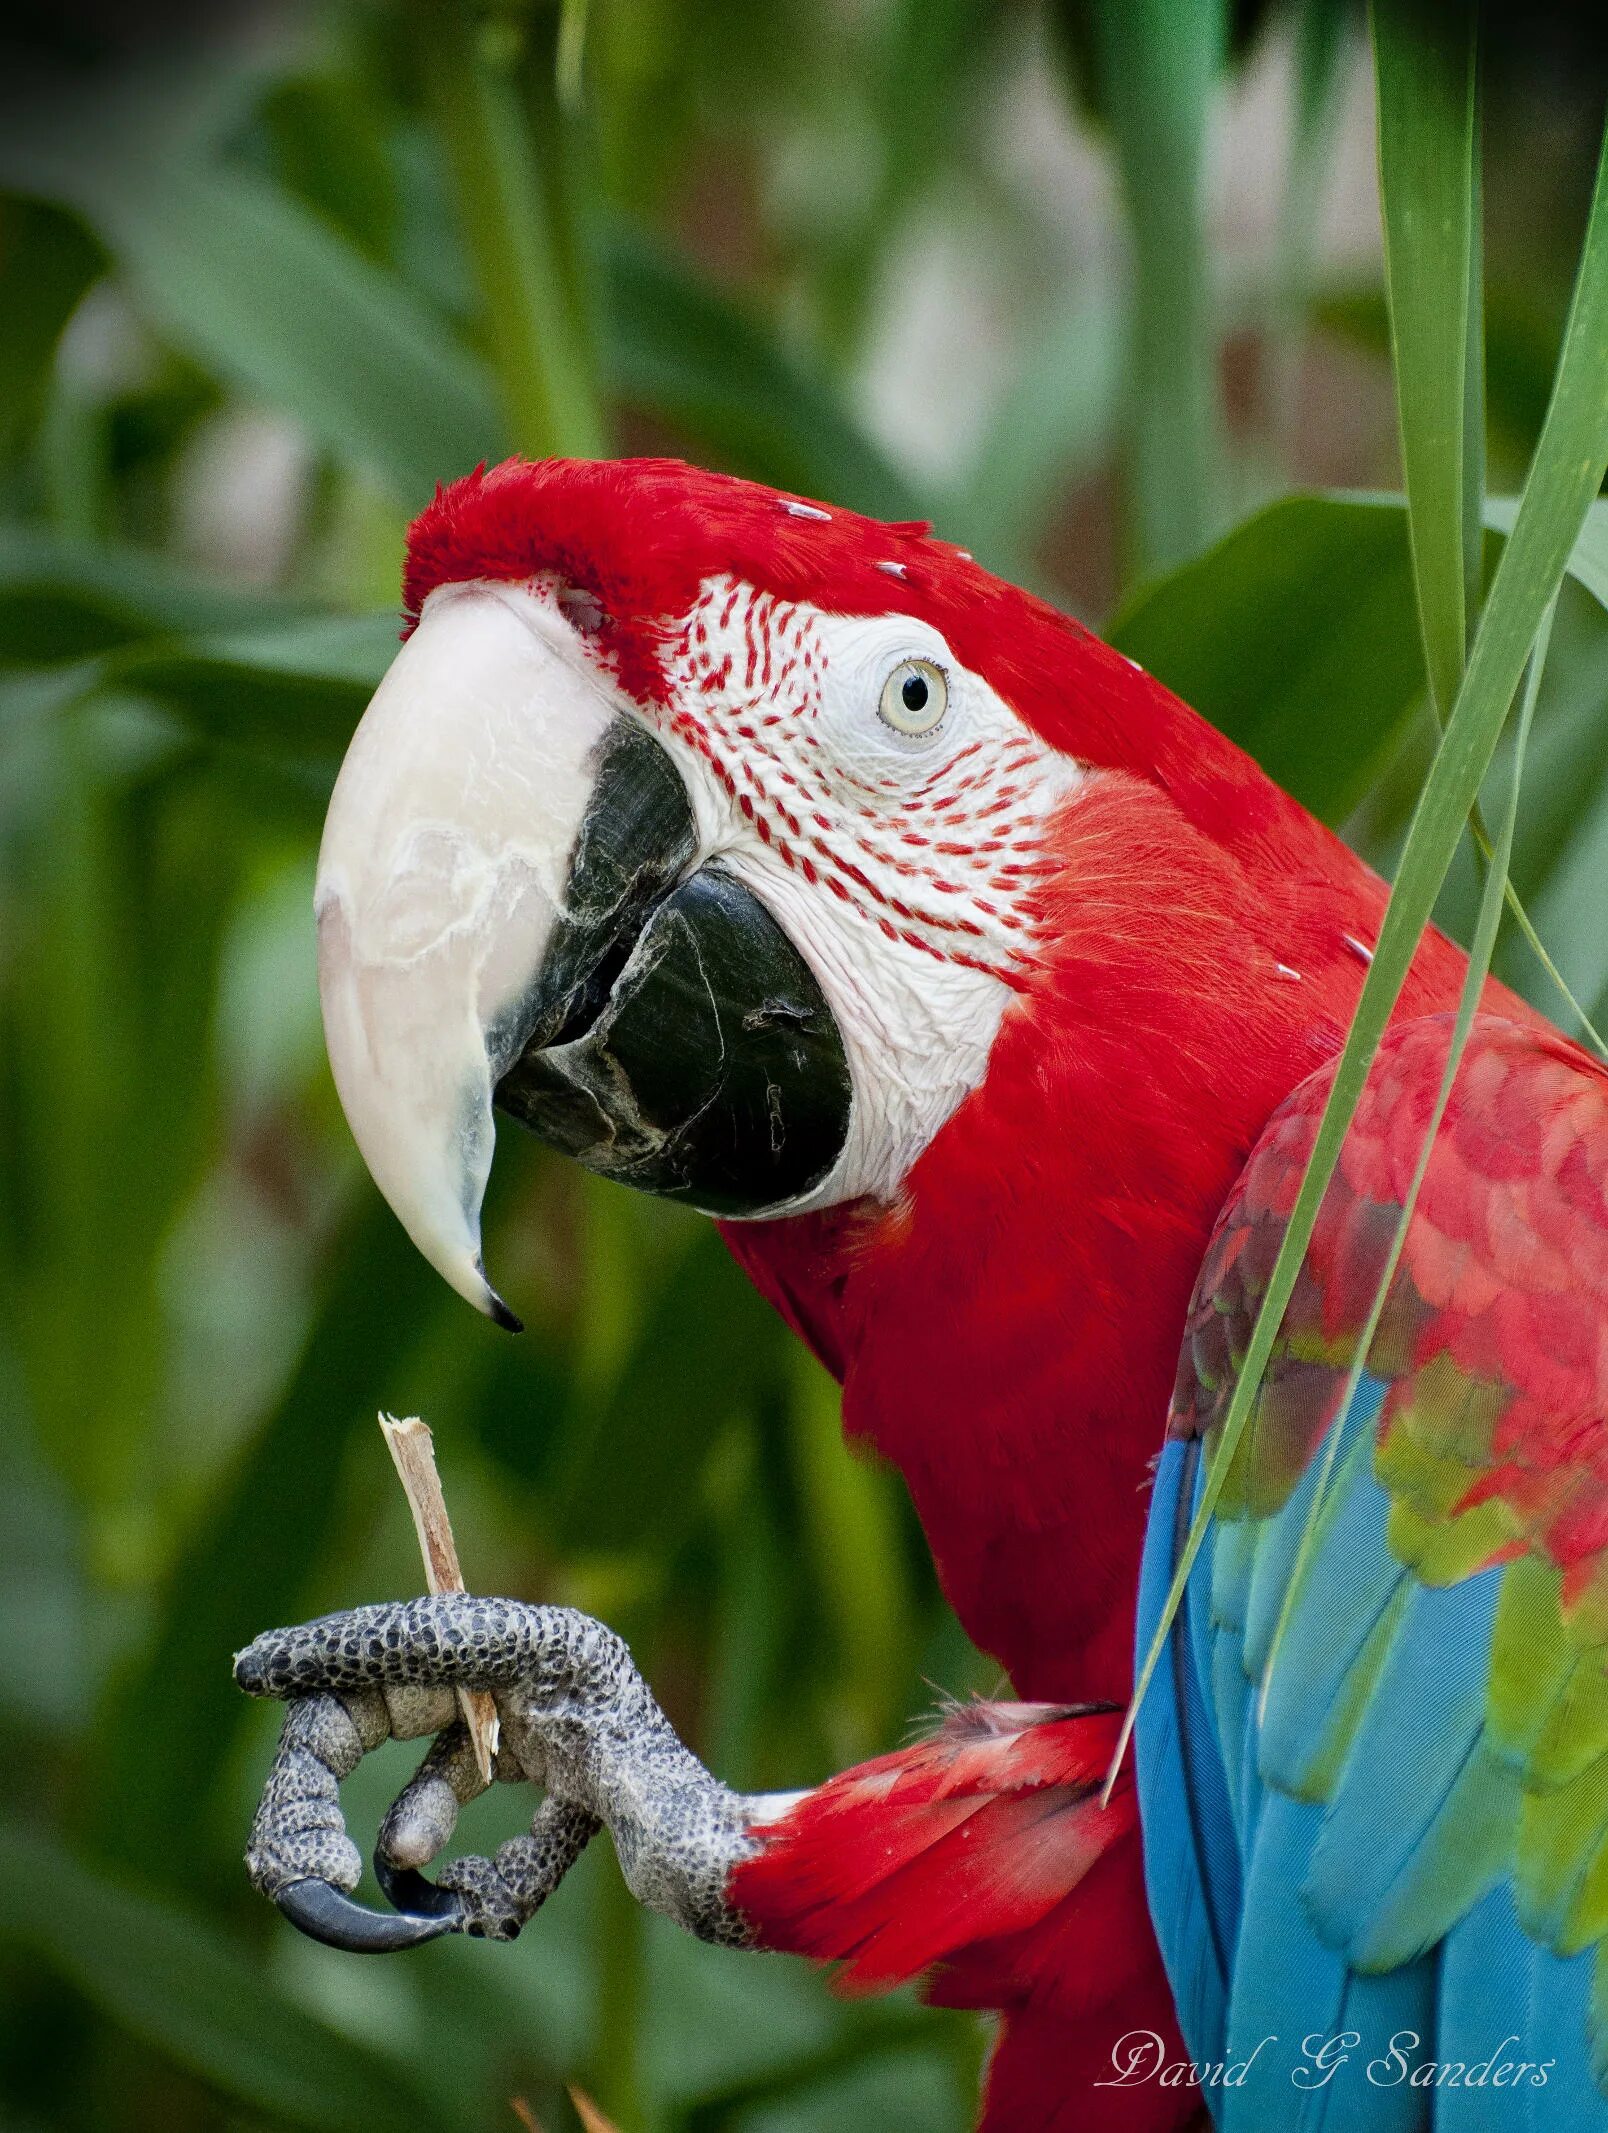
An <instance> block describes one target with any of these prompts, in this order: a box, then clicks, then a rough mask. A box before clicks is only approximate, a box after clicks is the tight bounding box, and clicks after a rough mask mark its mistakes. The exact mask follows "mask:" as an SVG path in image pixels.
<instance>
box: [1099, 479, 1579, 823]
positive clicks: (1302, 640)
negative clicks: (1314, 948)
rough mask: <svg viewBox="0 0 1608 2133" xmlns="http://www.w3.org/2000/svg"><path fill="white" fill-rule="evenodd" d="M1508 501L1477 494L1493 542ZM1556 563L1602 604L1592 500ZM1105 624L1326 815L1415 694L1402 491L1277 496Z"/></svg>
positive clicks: (1332, 814)
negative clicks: (1563, 562) (1563, 561)
mask: <svg viewBox="0 0 1608 2133" xmlns="http://www.w3.org/2000/svg"><path fill="white" fill-rule="evenodd" d="M1517 509H1518V505H1517V501H1516V499H1515V498H1513V497H1500V496H1498V497H1491V498H1489V499H1487V501H1486V505H1485V524H1486V526H1487V528H1488V529H1489V530H1490V532H1491V533H1492V534H1493V535H1495V536H1498V538H1499V540H1500V541H1502V542H1505V540H1506V538H1507V535H1508V534H1509V533H1510V532H1511V530H1512V526H1513V521H1514V517H1515V515H1516V512H1517ZM1492 545H1493V548H1495V549H1497V552H1498V553H1500V549H1499V546H1498V542H1497V541H1493V543H1492ZM1568 572H1569V575H1570V576H1571V577H1573V578H1575V579H1576V580H1577V581H1578V582H1579V584H1581V585H1582V586H1584V587H1585V589H1586V590H1587V591H1588V592H1590V593H1592V594H1594V595H1595V597H1596V598H1597V599H1598V600H1600V601H1601V602H1602V603H1603V605H1604V607H1605V608H1608V504H1604V503H1600V502H1599V503H1594V504H1593V505H1592V506H1591V508H1590V510H1589V511H1588V512H1587V514H1586V519H1585V524H1584V525H1583V527H1582V528H1581V531H1580V535H1579V538H1578V539H1577V540H1576V542H1575V544H1574V547H1573V548H1572V549H1571V550H1570V553H1569V560H1568ZM1106 634H1107V635H1108V636H1109V638H1110V640H1111V642H1112V643H1113V644H1114V645H1116V646H1117V647H1118V649H1119V650H1121V651H1124V652H1126V653H1127V654H1128V655H1129V657H1130V658H1133V659H1137V660H1138V662H1139V664H1140V665H1141V666H1142V667H1144V668H1146V669H1147V670H1148V671H1149V672H1150V673H1152V674H1154V675H1155V676H1156V677H1157V679H1158V680H1160V681H1164V682H1165V683H1166V684H1167V686H1168V688H1169V689H1172V690H1173V691H1174V692H1175V693H1176V694H1177V695H1179V696H1181V697H1182V698H1183V699H1184V701H1185V702H1186V703H1188V704H1192V705H1193V706H1194V708H1195V709H1196V710H1197V711H1199V712H1201V713H1202V715H1203V716H1204V717H1206V718H1209V719H1210V720H1211V721H1212V723H1213V725H1214V726H1218V727H1220V728H1221V730H1222V731H1223V732H1225V733H1226V734H1228V735H1229V737H1230V738H1231V739H1232V740H1236V741H1238V743H1239V744H1240V746H1241V747H1242V748H1245V749H1247V750H1248V751H1249V752H1250V753H1251V754H1252V755H1254V756H1255V757H1256V759H1257V761H1258V762H1259V763H1260V764H1261V765H1262V767H1263V769H1264V770H1266V771H1267V772H1268V774H1269V776H1270V777H1272V778H1274V779H1275V780H1276V781H1277V783H1279V784H1280V785H1282V786H1283V787H1284V788H1285V790H1286V791H1287V792H1290V793H1293V794H1294V796H1295V797H1296V799H1298V800H1299V801H1300V802H1301V804H1302V805H1303V806H1304V807H1307V808H1310V809H1311V810H1312V812H1313V813H1314V814H1315V815H1319V816H1321V817H1322V819H1323V820H1324V821H1326V822H1330V823H1339V822H1342V821H1344V819H1345V818H1346V816H1347V815H1348V814H1349V813H1350V812H1351V810H1352V809H1353V807H1355V806H1356V805H1357V803H1358V802H1359V801H1360V800H1361V799H1362V798H1363V796H1364V794H1365V793H1367V791H1368V790H1369V788H1370V787H1371V785H1372V784H1373V782H1374V780H1375V779H1376V778H1377V776H1378V775H1379V773H1380V771H1381V769H1382V767H1383V766H1384V764H1385V763H1386V762H1387V761H1388V760H1389V759H1390V757H1391V755H1392V754H1393V753H1394V751H1395V749H1396V748H1397V746H1398V745H1399V744H1400V742H1401V739H1402V736H1403V735H1404V733H1405V732H1406V730H1407V727H1408V725H1409V723H1410V721H1411V718H1412V713H1413V707H1414V706H1415V704H1416V703H1417V702H1418V700H1419V697H1420V696H1421V694H1422V692H1423V686H1424V669H1423V652H1422V647H1421V643H1420V640H1419V635H1418V628H1417V622H1416V617H1415V609H1414V597H1413V578H1412V564H1411V556H1410V551H1409V545H1408V536H1407V512H1406V507H1405V504H1404V501H1403V499H1402V498H1401V497H1399V496H1387V495H1372V494H1370V495H1364V494H1360V493H1356V494H1347V493H1345V492H1343V491H1337V492H1331V493H1329V494H1327V495H1316V496H1289V497H1284V498H1281V499H1280V501H1279V502H1277V503H1274V504H1269V505H1268V506H1267V507H1266V508H1265V509H1264V510H1262V511H1259V512H1256V513H1255V514H1253V516H1252V517H1250V518H1248V519H1246V520H1245V521H1244V522H1243V523H1242V524H1241V525H1239V526H1237V527H1236V528H1235V529H1234V531H1233V532H1232V533H1230V534H1229V535H1227V536H1226V538H1225V539H1223V540H1221V541H1219V542H1218V544H1217V545H1216V547H1214V548H1210V549H1208V550H1207V552H1206V553H1205V554H1204V555H1203V556H1200V557H1199V558H1197V559H1196V560H1195V561H1194V562H1192V563H1186V564H1185V565H1184V566H1183V567H1182V569H1180V570H1176V571H1174V572H1172V573H1171V575H1170V576H1167V577H1164V578H1160V579H1158V580H1156V581H1155V582H1154V583H1152V584H1150V585H1147V586H1144V587H1142V588H1141V590H1140V592H1139V594H1138V596H1137V598H1136V599H1135V600H1134V601H1133V602H1132V603H1131V605H1130V606H1128V607H1127V608H1125V609H1124V610H1123V611H1122V613H1121V614H1119V615H1118V617H1117V619H1116V621H1115V622H1114V623H1113V624H1112V625H1111V627H1110V628H1109V629H1108V631H1107V632H1106Z"/></svg>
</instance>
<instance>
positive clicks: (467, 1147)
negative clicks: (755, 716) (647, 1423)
mask: <svg viewBox="0 0 1608 2133" xmlns="http://www.w3.org/2000/svg"><path fill="white" fill-rule="evenodd" d="M698 859H699V841H698V834H697V829H696V825H695V821H694V814H693V808H692V804H691V802H690V800H689V798H688V795H687V791H686V787H685V786H684V784H683V782H682V779H681V776H680V774H679V772H678V771H677V770H676V768H675V765H674V763H673V762H672V761H671V758H670V757H669V755H668V754H667V753H666V752H665V750H664V749H663V748H662V747H661V746H660V745H659V743H658V742H657V741H656V740H655V739H654V737H653V736H652V734H651V733H650V732H649V731H648V730H647V728H646V726H645V725H643V724H641V723H640V722H639V721H638V720H637V719H636V718H635V717H634V716H633V715H632V714H631V712H630V710H629V707H628V706H627V704H626V703H625V701H624V699H623V698H622V696H621V695H620V693H619V691H618V690H617V689H616V688H615V687H614V685H613V684H612V682H611V681H610V680H609V679H608V678H607V676H606V675H605V674H603V673H602V672H601V671H600V669H599V668H598V667H597V666H596V665H595V664H594V663H593V659H592V655H591V653H590V651H589V649H588V647H587V646H586V644H585V643H584V642H583V640H582V639H581V638H580V636H579V633H578V632H577V631H576V629H575V628H574V626H573V625H572V624H571V623H570V621H569V620H568V618H567V616H566V615H565V613H564V612H563V609H562V607H561V605H560V603H559V601H558V599H557V598H556V597H555V596H554V595H553V594H551V593H549V592H544V591H542V590H540V589H538V588H536V587H531V586H508V585H501V584H497V585H493V584H486V583H477V584H472V585H457V586H446V587H442V588H441V589H440V590H439V591H437V592H435V593H433V594H432V595H431V596H430V598H429V600H428V601H426V603H425V606H424V610H423V612H422V614H421V616H420V619H419V623H418V626H417V628H416V629H415V630H414V632H413V635H412V636H411V637H410V638H409V639H408V641H407V643H406V644H405V645H404V646H403V647H402V650H401V651H400V653H399V654H398V655H397V658H396V660H395V661H394V663H393V664H392V666H391V668H390V670H389V672H388V673H387V674H386V676H385V679H384V680H383V681H382V682H381V684H380V686H379V689H378V690H377V691H376V693H375V696H374V698H373V701H372V702H371V703H370V705H369V707H368V709H367V711H366V712H365V713H364V715H363V718H362V720H361V722H360V723H359V725H358V728H357V731H356V733H355V735H354V736H353V739H352V743H351V746H350V748H349V750H348V752H347V756H346V760H345V762H344V763H343V764H342V766H341V771H340V775H339V777H338V778H337V780H336V783H335V790H334V793H333V795H332V797H331V800H330V806H329V813H328V816H327V818H326V821H325V825H324V837H323V843H322V846H321V848H320V852H319V863H318V881H317V888H316V891H315V899H314V901H315V909H316V913H317V919H318V967H319V990H320V994H321V997H322V1001H323V1011H324V1030H325V1037H326V1041H327V1044H328V1049H329V1057H330V1065H331V1067H332V1069H333V1072H334V1076H335V1085H336V1088H337V1090H338V1091H339V1094H340V1098H341V1103H342V1106H343V1108H344V1110H345V1112H346V1117H347V1120H348V1122H349V1124H350V1125H351V1128H352V1133H353V1136H354V1138H355V1139H356V1141H357V1144H358V1147H359V1149H360V1151H361V1152H362V1155H363V1159H364V1161H365V1162H366V1163H367V1165H368V1168H369V1170H370V1172H371V1174H372V1175H373V1178H374V1181H375V1183H376V1184H377V1185H378V1186H379V1188H380V1190H381V1192H382V1193H383V1194H384V1195H385V1197H386V1199H387V1200H388V1201H389V1202H390V1204H391V1206H392V1207H393V1209H394V1210H395V1211H396V1213H397V1215H398V1216H399V1218H400V1219H401V1221H402V1223H403V1225H404V1227H405V1228H406V1229H407V1231H408V1234H409V1235H410V1236H411V1237H412V1239H413V1241H414V1243H415V1244H416V1245H417V1246H418V1247H419V1249H420V1251H421V1252H423V1254H424V1256H425V1257H426V1258H427V1259H428V1260H429V1261H430V1263H431V1264H432V1265H433V1266H434V1267H436V1268H437V1269H438V1271H439V1272H440V1273H441V1274H443V1275H444V1276H445V1277H446V1279H447V1280H448V1281H449V1282H450V1283H451V1285H452V1286H453V1288H454V1289H456V1290H457V1291H458V1293H459V1294H460V1295H461V1296H464V1297H466V1298H467V1299H468V1300H469V1302H471V1303H472V1304H474V1305H475V1306H476V1307H477V1308H478V1309H479V1310H482V1311H484V1312H486V1313H487V1315H488V1316H490V1317H492V1318H495V1319H497V1320H498V1321H499V1322H500V1323H502V1324H505V1325H514V1326H517V1323H518V1322H517V1320H515V1319H514V1318H513V1315H512V1313H511V1312H510V1311H509V1310H508V1308H507V1306H506V1305H505V1304H504V1303H503V1302H502V1300H501V1298H500V1297H499V1296H498V1295H497V1293H496V1291H495V1290H494V1289H493V1288H492V1287H491V1285H490V1283H489V1282H488V1281H487V1279H486V1274H485V1269H484V1267H483V1265H482V1263H481V1244H480V1207H481V1200H482V1197H483V1195H484V1192H485V1188H486V1180H487V1177H488V1175H489V1173H490V1169H491V1158H492V1149H493V1143H494V1127H493V1122H492V1106H493V1101H494V1099H495V1100H497V1101H498V1102H499V1103H500V1104H501V1105H502V1107H503V1108H505V1109H507V1110H509V1111H511V1112H512V1113H514V1114H515V1115H516V1116H518V1117H519V1118H520V1119H521V1120H522V1121H523V1122H524V1123H526V1124H528V1125H530V1126H531V1127H532V1128H533V1129H534V1130H535V1131H536V1132H537V1133H539V1134H541V1135H542V1136H543V1137H544V1138H546V1139H548V1140H550V1141H552V1142H553V1143H554V1144H555V1145H557V1146H558V1147H560V1148H562V1149H564V1150H565V1152H567V1153H569V1154H572V1155H575V1156H576V1157H578V1159H579V1160H580V1161H582V1162H584V1163H587V1164H588V1165H589V1166H590V1167H592V1168H594V1169H597V1170H600V1171H603V1172H605V1173H606V1174H609V1175H612V1176H617V1177H622V1178H625V1179H627V1180H629V1181H630V1182H633V1183H636V1184H640V1185H642V1186H644V1187H646V1188H647V1189H648V1190H651V1191H656V1192H661V1193H668V1194H671V1195H673V1196H675V1197H678V1198H687V1199H690V1200H692V1201H694V1203H695V1204H698V1205H700V1206H707V1207H711V1208H713V1209H714V1210H715V1211H718V1212H738V1213H741V1212H755V1211H758V1210H759V1209H761V1208H765V1207H772V1206H775V1205H777V1204H778V1203H780V1202H782V1201H784V1200H786V1199H787V1198H788V1197H789V1196H790V1195H791V1194H792V1193H794V1192H797V1191H799V1190H801V1189H803V1187H804V1186H805V1185H806V1184H808V1183H809V1182H812V1181H813V1179H814V1178H815V1177H817V1176H820V1175H824V1173H825V1171H826V1170H827V1169H829V1168H830V1165H831V1162H832V1161H833V1160H834V1159H835V1156H836V1154H837V1152H838V1149H839V1148H840V1147H841V1145H842V1141H843V1138H844V1135H845V1133H846V1130H847V1120H848V1105H849V1081H848V1069H847V1065H846V1063H845V1060H844V1055H843V1048H842V1044H841V1040H840V1039H839V1037H838V1033H837V1030H836V1027H835V1025H834V1024H833V1022H832V1018H831V1015H830V1012H829V1011H828V1009H827V1007H826V1003H825V1001H824V999H823V997H822V995H821V993H820V990H819V987H818V986H817V984H816V982H815V980H814V978H813V976H812V975H811V973H810V971H809V969H808V967H807V966H806V965H805V963H804V962H803V960H802V958H801V957H800V956H799V955H798V953H797V951H796V949H794V948H793V946H792V944H791V943H790V942H789V941H788V940H787V938H786V936H785V935H784V934H783V933H782V931H781V929H780V927H778V926H777V924H776V922H775V921H774V919H772V918H771V916H770V914H769V913H768V912H767V911H766V910H765V909H764V907H763V906H762V905H761V904H760V903H759V902H758V901H757V899H755V898H754V897H753V896H752V895H751V894H750V893H749V892H748V891H747V890H746V889H743V888H741V887H740V886H739V885H738V884H737V883H736V882H735V881H734V880H733V879H732V877H731V876H730V875H728V874H726V873H725V872H724V871H723V870H722V869H720V867H719V866H718V864H717V863H712V864H710V865H708V866H704V867H701V868H700V867H699V866H698V864H697V862H698Z"/></svg>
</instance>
